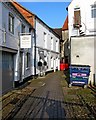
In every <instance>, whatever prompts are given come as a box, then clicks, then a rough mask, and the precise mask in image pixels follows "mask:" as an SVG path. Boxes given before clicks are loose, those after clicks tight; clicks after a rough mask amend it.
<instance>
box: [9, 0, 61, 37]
mask: <svg viewBox="0 0 96 120" xmlns="http://www.w3.org/2000/svg"><path fill="white" fill-rule="evenodd" d="M11 1H12V0H11ZM12 4H13V6H14V7H15V8H16V9H17V10H18V11H19V12H20V13H21V14H22V16H23V17H24V18H25V19H26V20H27V22H28V23H29V24H30V25H31V26H32V27H33V28H34V27H35V22H34V19H35V18H37V19H38V20H40V21H41V22H42V23H43V24H44V25H46V24H45V23H44V22H43V21H42V20H41V19H40V18H39V17H38V16H37V15H35V14H33V13H32V12H30V11H29V10H27V9H26V8H24V7H23V6H21V5H20V4H19V3H17V2H14V1H12ZM46 26H47V27H48V28H49V29H50V30H51V31H52V32H53V33H54V34H55V35H56V36H57V37H58V38H59V37H60V36H59V35H58V34H57V33H56V32H55V31H54V30H53V29H52V28H50V27H49V26H48V25H46Z"/></svg>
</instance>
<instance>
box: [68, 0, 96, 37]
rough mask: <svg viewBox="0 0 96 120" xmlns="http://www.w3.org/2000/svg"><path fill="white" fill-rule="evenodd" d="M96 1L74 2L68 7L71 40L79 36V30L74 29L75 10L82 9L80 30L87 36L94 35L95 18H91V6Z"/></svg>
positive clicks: (76, 0) (80, 0) (78, 0)
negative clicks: (72, 37)
mask: <svg viewBox="0 0 96 120" xmlns="http://www.w3.org/2000/svg"><path fill="white" fill-rule="evenodd" d="M94 2H95V0H87V1H86V0H73V1H72V2H71V4H70V5H69V6H68V21H69V23H68V25H69V38H70V36H77V35H79V34H78V30H76V29H74V28H73V23H74V8H77V7H80V10H81V25H82V27H81V28H80V29H81V30H82V31H83V32H84V33H85V34H86V35H92V34H94V32H92V31H94V26H95V25H94V23H95V22H94V21H95V19H96V18H95V19H94V18H91V5H93V4H94ZM95 31H96V30H95Z"/></svg>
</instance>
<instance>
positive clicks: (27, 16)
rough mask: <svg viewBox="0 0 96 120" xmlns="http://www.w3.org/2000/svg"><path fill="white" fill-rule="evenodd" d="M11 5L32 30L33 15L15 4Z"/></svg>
mask: <svg viewBox="0 0 96 120" xmlns="http://www.w3.org/2000/svg"><path fill="white" fill-rule="evenodd" d="M12 5H13V6H14V7H15V8H16V9H17V10H18V11H19V12H20V13H21V14H22V15H23V17H24V18H25V19H26V20H27V22H28V23H29V24H30V25H31V26H32V27H33V28H34V16H35V15H34V14H33V13H31V12H30V11H28V10H27V9H25V8H24V7H23V6H21V5H20V4H18V3H17V2H12Z"/></svg>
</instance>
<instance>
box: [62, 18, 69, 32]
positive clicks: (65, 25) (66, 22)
mask: <svg viewBox="0 0 96 120" xmlns="http://www.w3.org/2000/svg"><path fill="white" fill-rule="evenodd" d="M62 30H63V31H64V30H68V16H67V17H66V20H65V22H64V25H63V27H62Z"/></svg>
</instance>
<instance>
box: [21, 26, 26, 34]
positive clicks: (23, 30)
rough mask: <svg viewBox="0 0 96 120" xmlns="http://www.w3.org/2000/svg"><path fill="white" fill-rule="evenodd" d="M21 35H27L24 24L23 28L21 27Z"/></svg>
mask: <svg viewBox="0 0 96 120" xmlns="http://www.w3.org/2000/svg"><path fill="white" fill-rule="evenodd" d="M21 33H25V25H24V24H22V26H21Z"/></svg>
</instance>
